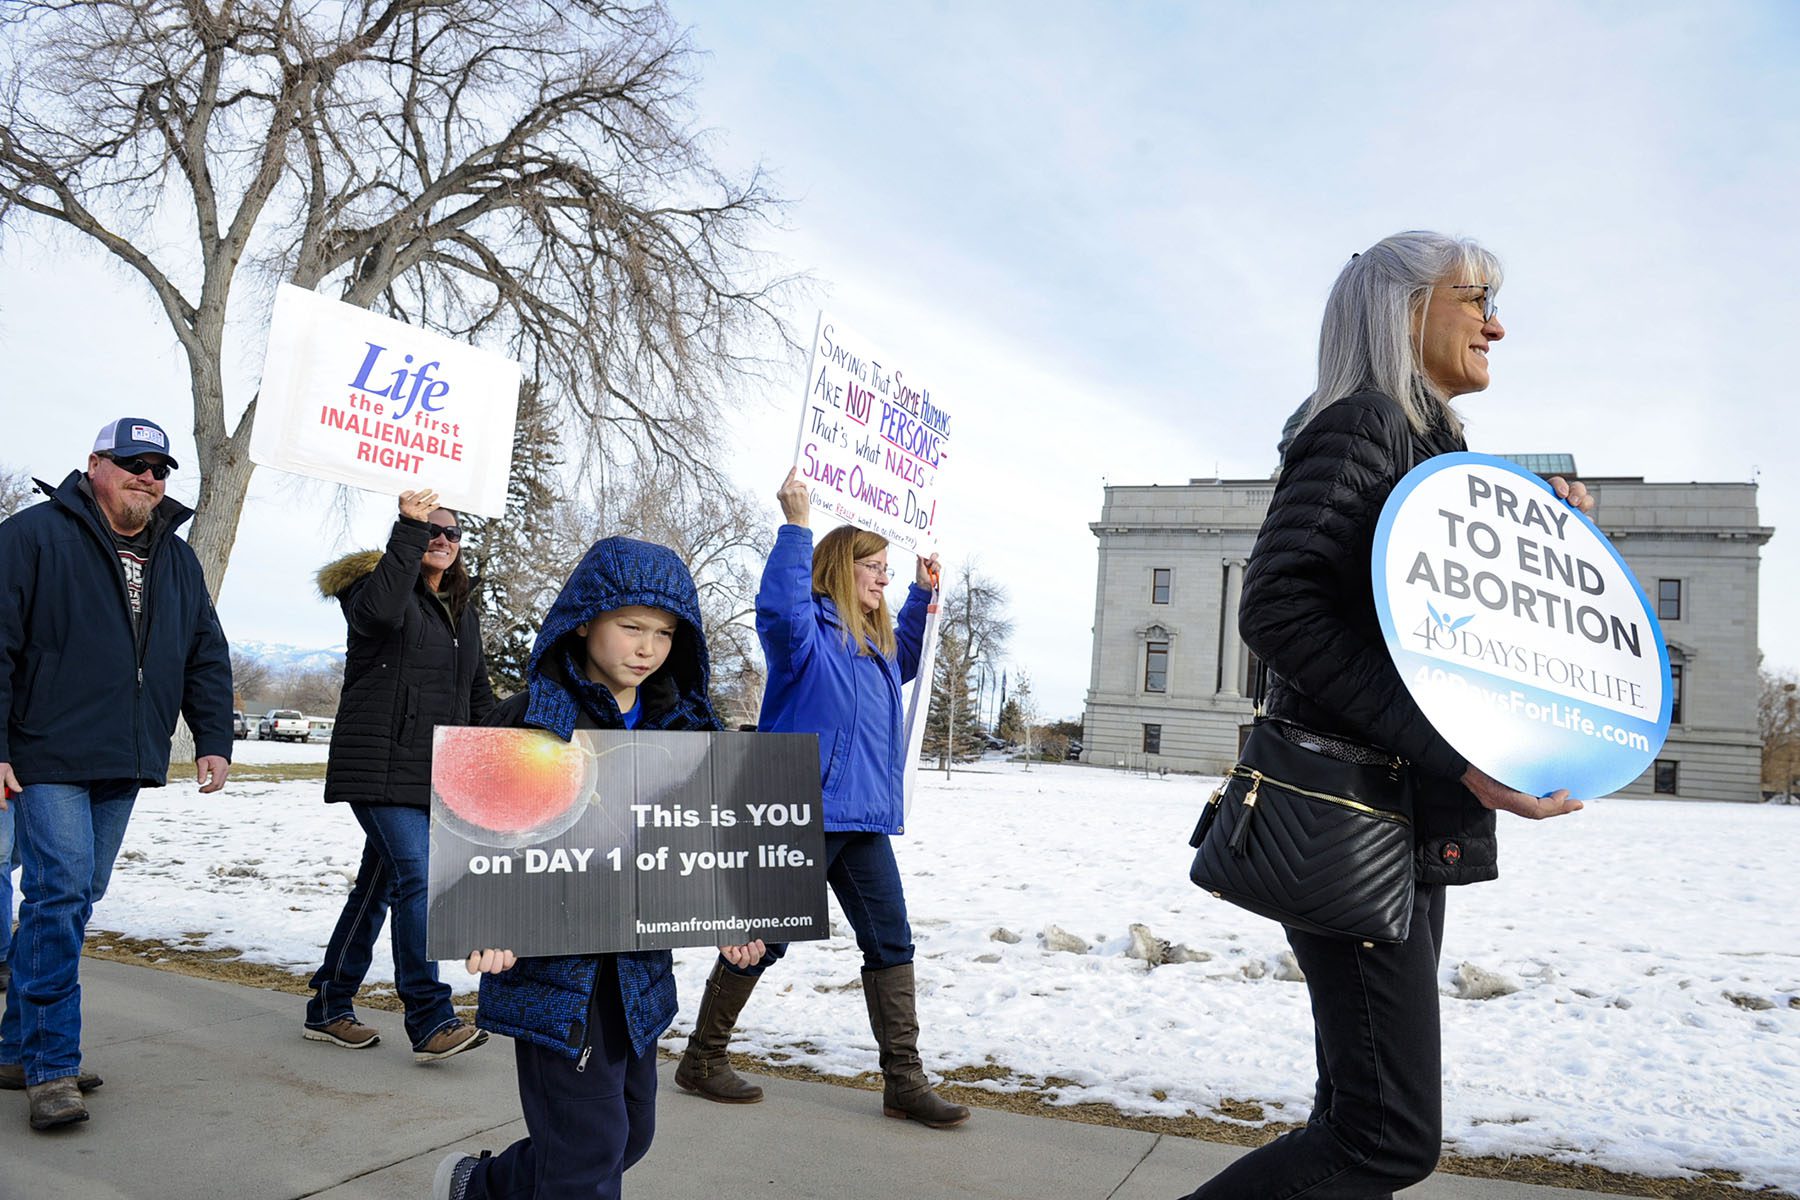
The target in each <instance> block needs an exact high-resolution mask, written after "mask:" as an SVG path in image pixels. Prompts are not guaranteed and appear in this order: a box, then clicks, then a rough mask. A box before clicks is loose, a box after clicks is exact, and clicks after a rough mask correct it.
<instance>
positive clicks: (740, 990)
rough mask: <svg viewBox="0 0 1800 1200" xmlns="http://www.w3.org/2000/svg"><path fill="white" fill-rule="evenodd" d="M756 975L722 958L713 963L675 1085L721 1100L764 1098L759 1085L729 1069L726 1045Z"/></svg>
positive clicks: (745, 1101)
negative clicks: (740, 970)
mask: <svg viewBox="0 0 1800 1200" xmlns="http://www.w3.org/2000/svg"><path fill="white" fill-rule="evenodd" d="M758 978H760V977H759V976H756V975H739V974H738V973H737V972H735V971H728V970H726V969H725V964H724V963H723V962H715V963H713V969H712V974H711V975H708V976H707V977H706V988H705V990H704V991H703V992H702V993H701V997H700V1012H699V1014H698V1015H696V1016H695V1017H694V1032H693V1033H692V1034H690V1035H689V1037H688V1044H687V1049H686V1050H684V1051H682V1053H681V1064H680V1065H679V1066H677V1067H676V1068H675V1086H677V1087H679V1088H680V1089H681V1090H682V1091H684V1092H693V1093H694V1094H695V1095H697V1096H704V1097H706V1099H708V1100H717V1101H718V1102H719V1103H720V1104H755V1103H756V1102H757V1101H758V1100H761V1099H762V1098H763V1090H762V1089H761V1088H759V1087H757V1086H756V1085H755V1084H754V1083H750V1082H747V1081H746V1080H745V1079H744V1077H743V1076H742V1075H739V1074H738V1073H737V1072H736V1071H734V1070H732V1069H731V1054H730V1051H729V1050H728V1049H727V1047H728V1046H730V1044H731V1031H732V1030H733V1029H734V1028H736V1027H737V1019H738V1013H740V1012H742V1011H743V1009H744V1001H746V1000H748V999H750V993H751V992H752V991H754V990H755V989H756V981H757V979H758Z"/></svg>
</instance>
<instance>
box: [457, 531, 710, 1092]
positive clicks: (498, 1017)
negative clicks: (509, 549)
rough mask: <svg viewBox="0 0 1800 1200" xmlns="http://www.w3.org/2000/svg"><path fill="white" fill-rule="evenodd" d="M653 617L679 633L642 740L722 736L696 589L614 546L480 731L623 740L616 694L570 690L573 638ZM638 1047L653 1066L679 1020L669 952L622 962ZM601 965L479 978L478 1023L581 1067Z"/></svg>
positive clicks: (668, 555)
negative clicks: (605, 624) (629, 614)
mask: <svg viewBox="0 0 1800 1200" xmlns="http://www.w3.org/2000/svg"><path fill="white" fill-rule="evenodd" d="M633 605H645V606H647V607H650V608H660V609H662V610H663V611H664V612H667V613H669V614H671V615H672V616H674V617H675V618H676V620H677V622H678V624H677V626H676V630H675V640H674V645H673V646H671V647H670V649H669V657H668V660H667V661H666V662H664V663H663V665H662V668H661V669H660V670H658V671H657V672H656V673H655V674H654V675H651V676H650V677H649V678H648V679H646V680H644V682H643V683H641V684H639V685H638V708H639V711H640V713H641V714H642V715H641V718H640V720H639V721H638V725H637V728H639V729H688V730H710V729H718V728H719V722H718V721H717V719H716V718H714V716H713V712H712V707H711V705H710V704H709V703H708V701H707V697H706V689H707V683H708V680H709V678H710V676H711V667H710V665H709V663H708V661H707V655H706V639H705V636H704V635H703V634H702V633H701V626H700V597H699V594H698V593H697V592H696V591H695V589H694V580H693V577H692V576H691V575H689V574H688V569H687V567H686V565H685V564H683V563H682V561H681V559H680V558H679V557H677V556H676V554H675V552H674V551H673V550H670V549H669V548H668V547H667V546H658V545H654V544H652V543H650V542H639V541H634V540H632V539H631V538H622V537H614V538H607V539H606V540H605V541H601V542H596V543H595V544H594V545H593V547H592V548H590V549H589V550H588V552H587V554H586V555H585V556H583V558H582V560H581V565H580V566H578V567H576V568H575V571H574V573H573V574H571V575H570V576H569V579H568V582H567V583H565V584H563V588H562V591H561V592H560V593H559V594H558V595H557V597H556V602H555V603H554V604H552V605H551V606H550V612H549V614H548V615H547V616H545V618H544V627H543V628H542V629H541V630H539V631H538V636H537V641H536V642H534V643H533V644H532V647H531V661H530V664H529V666H528V667H527V669H526V676H527V682H526V690H525V691H523V692H520V693H519V694H518V695H516V696H514V697H512V698H511V699H509V700H507V701H505V702H504V703H502V704H501V705H500V706H499V707H498V708H496V709H495V710H494V712H493V713H492V714H491V715H490V716H489V717H488V718H487V720H486V721H484V722H483V724H486V725H503V726H515V727H517V726H531V727H533V728H537V729H547V730H549V731H550V732H552V733H554V734H556V735H557V736H558V737H561V738H564V739H567V738H568V737H569V736H571V735H572V734H573V733H574V732H575V731H576V730H577V729H622V728H624V719H623V718H622V717H621V715H620V713H619V708H618V705H617V704H616V703H615V702H614V701H613V697H612V693H611V692H610V691H608V690H607V689H606V688H604V687H600V686H598V685H595V684H591V683H589V682H587V681H586V680H585V679H580V678H572V677H571V676H570V673H569V670H568V667H567V665H566V664H567V663H568V662H569V661H570V660H571V659H572V660H573V661H574V662H576V663H579V662H581V661H582V656H583V655H584V650H583V648H582V643H581V640H580V639H579V638H578V637H576V636H575V629H576V627H577V626H579V625H583V624H585V623H587V622H588V621H591V620H593V619H594V618H595V617H597V616H599V615H600V614H601V613H605V612H612V611H614V610H615V609H620V608H629V607H631V606H633ZM614 957H615V958H616V959H617V960H618V968H619V993H620V998H621V999H622V1000H623V1001H624V1007H625V1023H626V1025H627V1026H628V1027H629V1029H630V1033H631V1046H632V1049H633V1051H635V1052H636V1053H637V1054H639V1055H643V1054H648V1053H649V1052H650V1051H651V1050H652V1049H653V1048H654V1047H655V1045H656V1039H657V1038H659V1037H661V1036H662V1032H663V1030H665V1029H667V1028H668V1027H669V1022H671V1021H673V1020H674V1019H675V1009H676V999H675V962H674V958H673V957H672V956H671V955H670V953H669V952H668V951H667V950H641V951H633V952H630V953H623V954H618V955H615V956H614ZM599 971H600V956H599V955H592V954H587V955H564V956H559V957H556V958H522V959H520V960H519V962H518V964H517V965H516V966H514V967H513V968H512V970H510V971H503V972H501V973H500V974H498V975H483V976H482V977H481V1004H480V1007H479V1008H478V1009H477V1011H476V1016H475V1023H476V1024H477V1025H479V1026H481V1027H482V1028H483V1029H489V1030H492V1031H493V1032H495V1033H500V1034H504V1035H506V1036H507V1037H512V1038H523V1039H525V1040H526V1041H529V1042H532V1043H534V1044H536V1045H539V1046H543V1047H545V1048H546V1049H549V1050H554V1051H556V1052H557V1053H559V1054H562V1055H564V1056H566V1057H568V1058H573V1059H579V1058H580V1057H581V1055H582V1052H583V1050H584V1049H585V1048H586V1047H587V1045H588V1044H589V1036H590V1031H589V1030H588V1028H587V1019H588V1006H589V1003H590V1001H591V1000H592V998H593V994H594V982H595V980H596V979H597V978H598V977H599Z"/></svg>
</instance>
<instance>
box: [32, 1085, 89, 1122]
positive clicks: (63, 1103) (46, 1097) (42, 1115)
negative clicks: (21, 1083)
mask: <svg viewBox="0 0 1800 1200" xmlns="http://www.w3.org/2000/svg"><path fill="white" fill-rule="evenodd" d="M25 1095H26V1096H28V1097H29V1098H30V1100H31V1127H32V1128H33V1129H55V1128H56V1127H57V1126H58V1125H73V1124H74V1123H75V1122H76V1121H85V1120H87V1119H88V1110H87V1105H86V1104H83V1103H82V1101H81V1091H80V1089H79V1088H77V1087H76V1086H75V1076H73V1075H64V1076H63V1077H62V1078H61V1079H51V1080H47V1081H45V1082H43V1083H38V1084H33V1085H31V1086H29V1087H27V1088H26V1089H25Z"/></svg>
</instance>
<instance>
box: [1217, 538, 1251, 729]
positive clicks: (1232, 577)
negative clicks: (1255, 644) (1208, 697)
mask: <svg viewBox="0 0 1800 1200" xmlns="http://www.w3.org/2000/svg"><path fill="white" fill-rule="evenodd" d="M1244 561H1245V560H1244V559H1241V558H1229V559H1226V560H1225V619H1224V622H1223V624H1224V628H1223V629H1221V630H1220V631H1219V634H1220V636H1219V695H1221V696H1236V695H1238V694H1239V692H1238V672H1239V668H1240V667H1241V666H1242V663H1243V655H1242V654H1240V653H1239V648H1240V647H1241V646H1242V645H1243V639H1241V638H1240V637H1238V601H1239V600H1240V599H1241V598H1242V593H1243V590H1244Z"/></svg>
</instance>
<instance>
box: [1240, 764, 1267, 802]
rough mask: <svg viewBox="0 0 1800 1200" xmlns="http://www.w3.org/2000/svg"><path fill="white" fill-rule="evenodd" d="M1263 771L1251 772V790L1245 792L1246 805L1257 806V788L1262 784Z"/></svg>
mask: <svg viewBox="0 0 1800 1200" xmlns="http://www.w3.org/2000/svg"><path fill="white" fill-rule="evenodd" d="M1262 778H1263V777H1262V772H1261V771H1252V772H1250V790H1249V791H1247V792H1245V793H1244V807H1245V808H1255V807H1256V789H1257V788H1259V787H1261V786H1262Z"/></svg>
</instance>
